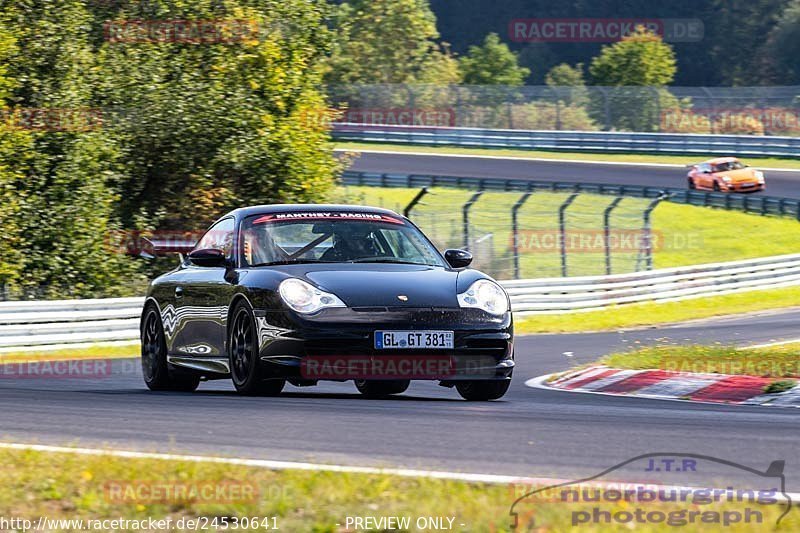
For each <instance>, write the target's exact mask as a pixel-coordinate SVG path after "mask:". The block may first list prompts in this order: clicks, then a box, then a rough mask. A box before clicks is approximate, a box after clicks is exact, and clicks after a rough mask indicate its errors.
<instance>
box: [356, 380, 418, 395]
mask: <svg viewBox="0 0 800 533" xmlns="http://www.w3.org/2000/svg"><path fill="white" fill-rule="evenodd" d="M355 384H356V388H357V389H358V392H360V393H361V394H363V395H364V396H367V397H369V398H385V397H387V396H391V395H392V394H401V393H403V392H405V391H406V389H408V386H409V385H410V384H411V381H409V380H407V379H390V380H369V379H357V380H355Z"/></svg>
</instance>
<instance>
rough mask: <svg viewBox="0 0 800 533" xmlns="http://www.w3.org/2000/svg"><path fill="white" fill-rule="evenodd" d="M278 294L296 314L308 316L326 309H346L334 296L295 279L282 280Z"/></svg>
mask: <svg viewBox="0 0 800 533" xmlns="http://www.w3.org/2000/svg"><path fill="white" fill-rule="evenodd" d="M278 294H280V295H281V299H282V300H283V301H284V303H285V304H286V305H288V306H289V307H290V308H291V309H293V310H295V311H297V312H298V313H304V314H310V313H316V312H317V311H319V310H320V309H324V308H326V307H346V306H345V305H344V302H343V301H341V300H340V299H339V297H338V296H336V295H335V294H331V293H329V292H325V291H322V290H320V289H318V288H316V287H314V286H313V285H311V284H310V283H306V282H305V281H303V280H301V279H297V278H289V279H286V280H283V281H282V282H281V284H280V285H278Z"/></svg>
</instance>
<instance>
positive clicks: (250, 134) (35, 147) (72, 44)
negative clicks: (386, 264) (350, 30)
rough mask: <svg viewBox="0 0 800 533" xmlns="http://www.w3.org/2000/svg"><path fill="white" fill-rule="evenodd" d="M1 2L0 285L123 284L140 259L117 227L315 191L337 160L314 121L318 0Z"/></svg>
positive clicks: (75, 288) (136, 278) (199, 217)
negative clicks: (128, 250)
mask: <svg viewBox="0 0 800 533" xmlns="http://www.w3.org/2000/svg"><path fill="white" fill-rule="evenodd" d="M0 8H1V9H2V11H0V14H1V15H2V19H1V20H0V99H2V103H3V106H4V110H5V118H6V120H5V121H4V123H3V124H2V125H0V194H2V195H3V197H4V201H3V202H2V207H0V222H2V229H3V233H4V239H3V241H2V244H0V247H2V248H3V249H0V254H1V258H0V282H2V284H3V287H5V289H6V291H7V292H9V293H10V295H12V296H14V295H18V294H23V295H27V296H57V295H71V296H87V295H95V294H104V295H114V294H125V293H129V292H131V291H133V290H135V288H134V287H135V286H136V285H137V283H140V282H141V281H142V280H143V279H144V277H145V276H144V274H146V273H147V272H146V267H144V266H143V263H141V262H136V261H134V260H132V259H131V258H128V257H126V256H125V255H123V254H122V253H120V252H121V250H120V249H118V248H117V247H115V246H114V243H115V242H116V241H117V240H119V239H118V238H117V237H118V236H119V235H120V231H123V232H124V231H131V230H165V229H182V230H197V229H203V228H205V227H207V225H208V224H209V222H210V221H212V220H213V219H214V218H216V217H217V216H219V215H220V214H221V213H222V212H224V211H225V210H227V209H229V208H232V207H235V206H238V205H241V204H252V203H271V202H281V201H287V202H294V201H315V200H319V199H321V198H323V197H324V196H325V194H326V192H327V191H328V189H329V188H330V186H331V185H332V183H333V177H334V176H335V174H336V172H337V163H336V160H335V158H334V157H333V154H332V153H331V150H330V147H329V144H328V143H327V140H328V135H327V131H326V130H325V128H324V124H323V123H322V122H321V121H319V120H317V119H316V117H318V116H322V115H324V114H325V108H326V104H325V101H324V98H323V95H322V93H321V91H320V89H319V87H320V85H321V70H320V68H319V63H320V59H321V58H322V57H323V56H324V55H325V54H326V53H327V52H328V49H329V38H328V33H329V32H328V30H327V19H328V17H327V13H328V9H329V6H328V4H327V3H325V2H323V1H317V2H309V1H306V0H251V1H225V2H217V1H214V0H195V1H192V2H177V1H166V0H165V1H160V0H148V1H147V2H137V1H131V2H122V1H119V2H118V1H113V2H112V1H107V2H106V1H103V2H100V1H97V2H94V3H92V2H90V3H87V2H82V1H77V0H35V1H30V2H25V3H21V2H17V1H10V0H5V1H3V2H1V3H0ZM134 20H153V21H213V24H212V26H211V31H212V32H216V33H208V34H205V35H204V34H198V33H196V32H195V33H194V34H193V33H191V31H188V30H187V31H185V30H186V29H185V28H179V27H177V23H175V22H173V23H171V24H172V26H173V27H170V28H167V30H166V31H162V33H158V32H157V31H155V30H154V28H155V26H153V27H151V28H145V31H144V32H143V31H142V28H141V27H137V26H136V25H135V24H133V23H131V22H130V21H134ZM226 24H227V26H226ZM188 27H189V28H191V27H192V26H191V25H190V24H189V25H188ZM196 27H198V28H199V26H196ZM231 28H232V29H233V30H236V31H237V32H238V33H233V32H231V31H230V30H231ZM162 29H163V28H162ZM132 30H137V31H138V33H137V32H136V31H132ZM151 30H152V31H151ZM203 31H206V30H203ZM170 32H171V33H170ZM31 116H33V117H34V119H30V117H31ZM123 235H124V233H123ZM122 240H123V241H124V240H125V239H124V238H123V239H122Z"/></svg>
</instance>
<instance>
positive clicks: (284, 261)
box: [250, 259, 332, 268]
mask: <svg viewBox="0 0 800 533" xmlns="http://www.w3.org/2000/svg"><path fill="white" fill-rule="evenodd" d="M331 262H332V261H320V260H319V259H282V260H280V261H269V262H267V263H256V264H255V265H250V268H254V267H266V266H275V265H301V264H304V263H331Z"/></svg>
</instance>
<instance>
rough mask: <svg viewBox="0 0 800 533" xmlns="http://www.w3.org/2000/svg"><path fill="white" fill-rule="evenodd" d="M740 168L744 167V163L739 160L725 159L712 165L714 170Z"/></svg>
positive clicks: (725, 170) (721, 170)
mask: <svg viewBox="0 0 800 533" xmlns="http://www.w3.org/2000/svg"><path fill="white" fill-rule="evenodd" d="M740 168H744V165H743V164H742V163H741V162H739V161H726V162H725V163H717V164H716V165H714V169H715V171H716V172H727V171H729V170H739V169H740Z"/></svg>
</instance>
